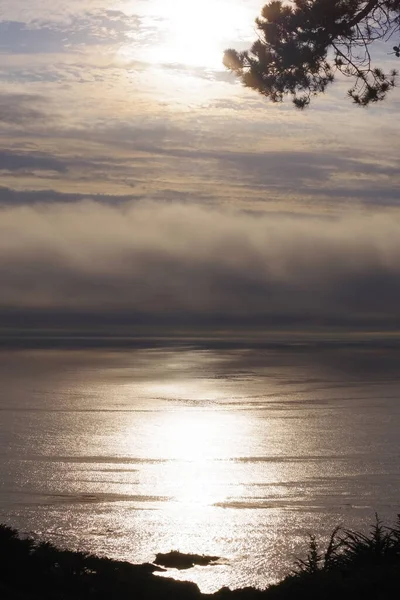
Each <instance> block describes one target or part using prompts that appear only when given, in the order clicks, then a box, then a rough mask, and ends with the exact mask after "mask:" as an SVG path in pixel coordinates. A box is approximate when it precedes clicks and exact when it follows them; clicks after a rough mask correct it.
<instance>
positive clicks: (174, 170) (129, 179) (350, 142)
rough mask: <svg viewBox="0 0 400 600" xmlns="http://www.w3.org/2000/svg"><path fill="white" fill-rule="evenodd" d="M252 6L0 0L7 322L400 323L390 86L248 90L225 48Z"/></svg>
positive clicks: (239, 34)
mask: <svg viewBox="0 0 400 600" xmlns="http://www.w3.org/2000/svg"><path fill="white" fill-rule="evenodd" d="M261 7H262V2H260V1H259V0H202V2H200V3H197V2H192V1H191V0H120V1H118V0H59V1H58V2H54V0H53V1H50V0H2V2H1V3H0V53H1V57H0V59H1V60H0V78H1V87H0V131H1V142H2V143H1V147H0V172H1V181H0V207H1V208H0V210H1V212H0V280H1V290H0V313H1V314H0V317H1V315H3V316H2V317H1V323H3V324H4V323H7V322H9V323H11V317H10V319H8V317H7V315H10V314H11V312H13V314H14V313H15V312H17V313H20V314H28V315H29V314H35V315H36V314H38V313H41V314H46V315H52V314H53V315H55V316H56V315H60V317H59V318H60V325H62V322H63V319H65V315H66V314H68V313H77V314H78V313H79V314H96V315H98V316H99V319H100V321H101V315H107V318H108V319H110V315H111V316H112V315H121V314H124V315H125V317H124V318H125V319H126V320H127V321H129V320H130V319H131V320H132V322H134V321H135V319H136V320H137V319H139V316H140V319H141V320H142V321H143V322H146V323H147V322H151V321H152V319H154V322H156V321H157V319H160V318H162V319H167V320H168V319H170V320H171V323H173V322H174V320H177V319H178V320H181V319H182V317H185V318H186V320H187V322H188V323H191V324H196V323H198V322H201V321H202V319H203V320H204V319H206V320H207V319H209V320H211V321H213V322H214V323H215V322H216V323H218V320H219V319H220V320H221V323H222V322H223V320H224V319H225V318H228V320H229V324H230V325H234V324H235V323H238V324H240V323H243V322H247V321H248V320H253V321H255V322H263V323H265V324H266V326H267V324H270V325H271V323H272V324H273V323H275V324H277V323H283V322H287V323H292V322H294V321H295V322H296V323H302V324H303V325H304V326H305V327H306V326H308V325H310V324H313V325H315V323H324V322H331V323H332V322H340V323H343V324H345V325H346V327H347V326H348V327H351V326H352V324H356V323H362V324H363V326H365V327H366V328H374V329H379V328H381V327H383V326H384V327H388V326H389V327H391V328H397V321H398V318H399V317H400V308H399V306H400V213H399V202H400V170H399V166H400V165H399V162H400V161H399V147H400V144H399V138H400V136H399V134H400V125H399V119H398V114H399V106H400V91H399V90H396V91H394V92H392V93H391V95H390V96H389V98H388V100H387V101H386V103H384V104H379V105H377V106H374V107H372V108H369V109H367V110H364V109H360V108H357V107H353V106H352V105H351V104H350V102H349V101H348V100H347V99H346V89H347V88H346V85H342V84H341V83H340V82H339V83H338V84H337V85H335V86H334V87H332V88H331V89H330V90H329V91H328V93H327V94H326V95H325V96H324V97H321V98H318V99H317V100H315V101H314V102H313V104H312V106H311V108H310V109H308V110H307V111H304V112H298V111H295V110H294V109H293V108H292V105H291V104H290V102H287V103H285V104H283V105H272V104H269V103H267V101H265V100H263V99H262V98H261V97H258V96H257V95H256V94H255V93H254V92H251V91H248V90H244V89H242V88H241V86H240V85H239V84H238V83H237V82H236V81H235V79H234V77H233V76H232V75H230V74H228V73H226V72H225V70H224V68H223V66H222V64H221V61H222V53H223V50H224V49H225V48H227V47H232V46H233V47H236V48H238V49H244V48H246V47H247V46H248V45H249V44H250V43H251V41H252V40H253V39H254V37H255V33H254V19H255V17H256V16H257V15H258V13H259V12H260V9H261ZM379 59H380V62H381V64H386V65H388V63H389V62H390V59H391V57H387V56H386V53H385V51H380V53H379ZM347 87H348V86H347ZM178 317H179V318H178ZM55 318H56V317H55ZM108 322H109V321H108ZM111 322H112V319H111ZM388 324H389V325H388Z"/></svg>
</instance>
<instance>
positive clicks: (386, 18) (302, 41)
mask: <svg viewBox="0 0 400 600" xmlns="http://www.w3.org/2000/svg"><path fill="white" fill-rule="evenodd" d="M256 27H257V32H258V40H257V41H256V42H255V43H254V44H253V46H252V47H251V48H250V50H248V51H245V52H237V51H236V50H233V49H229V50H227V51H226V52H225V56H224V64H225V66H226V67H227V68H228V69H230V70H231V71H233V72H234V73H236V75H237V76H238V77H239V78H240V80H241V81H242V83H243V84H244V85H245V86H246V87H250V88H252V89H254V90H256V91H258V92H260V93H261V94H263V95H264V96H266V97H267V98H269V99H270V100H272V101H273V102H281V101H282V100H283V99H284V97H285V96H287V95H289V96H291V97H292V99H293V102H294V104H295V106H296V107H297V108H300V109H301V108H305V107H306V106H308V105H309V103H310V100H311V98H312V96H315V95H317V94H319V93H322V92H324V91H325V89H326V88H327V86H328V85H329V84H331V83H332V82H333V81H334V80H335V76H336V75H337V74H338V73H340V74H342V75H343V76H345V77H347V78H350V79H351V80H352V85H351V88H350V89H349V91H348V94H349V97H350V98H351V99H352V100H353V102H354V103H356V104H358V105H360V106H368V105H369V104H371V103H373V102H378V101H380V100H383V99H384V98H386V95H387V93H388V92H389V91H390V90H391V89H392V88H393V87H394V86H395V84H396V77H397V71H396V70H393V69H392V70H390V71H389V72H385V71H384V70H382V69H381V68H380V67H378V66H374V61H373V59H372V55H371V51H372V46H374V47H377V46H378V45H379V43H380V42H382V41H384V42H388V43H389V45H390V46H392V44H393V43H396V42H398V39H397V37H398V35H399V32H400V0H293V2H289V3H287V2H282V1H281V0H277V1H272V2H269V3H268V4H267V5H266V6H264V8H263V10H262V14H261V17H260V18H258V19H257V20H256ZM391 41H392V44H390V42H391ZM390 46H389V47H390ZM391 54H392V55H393V56H394V57H400V44H399V45H394V46H392V52H391Z"/></svg>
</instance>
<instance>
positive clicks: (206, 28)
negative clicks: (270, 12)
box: [148, 0, 254, 69]
mask: <svg viewBox="0 0 400 600" xmlns="http://www.w3.org/2000/svg"><path fill="white" fill-rule="evenodd" d="M152 11H153V13H154V14H156V15H157V21H158V23H159V26H160V29H161V31H160V33H161V40H160V43H159V44H158V45H157V46H154V47H152V48H149V49H148V50H149V51H148V59H149V60H150V61H151V62H155V63H163V64H177V65H184V66H188V67H204V68H210V69H218V68H222V54H223V51H224V49H225V48H226V46H227V45H229V44H232V43H233V42H234V41H235V40H237V39H238V38H239V37H240V36H241V35H242V34H243V31H244V29H246V28H248V26H249V23H252V22H253V20H254V19H253V17H254V15H253V14H252V13H250V11H249V10H248V9H246V8H245V7H244V6H243V5H242V4H241V3H240V2H238V1H236V2H235V1H234V0H233V1H232V0H202V2H201V3H196V4H193V3H192V2H188V0H156V1H155V2H154V3H152Z"/></svg>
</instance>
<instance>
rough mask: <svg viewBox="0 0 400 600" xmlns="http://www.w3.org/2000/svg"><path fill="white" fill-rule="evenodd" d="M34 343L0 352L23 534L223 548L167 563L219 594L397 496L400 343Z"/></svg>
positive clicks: (123, 554) (389, 511) (1, 505)
mask: <svg viewBox="0 0 400 600" xmlns="http://www.w3.org/2000/svg"><path fill="white" fill-rule="evenodd" d="M22 345H23V344H22ZM25 346H26V344H25ZM31 346H32V347H31V348H26V347H25V349H24V348H22V347H21V348H19V349H18V348H17V347H16V344H13V347H12V348H7V347H5V346H4V344H3V347H2V349H1V350H0V381H1V386H0V458H1V461H0V483H1V488H0V522H4V523H7V524H9V525H13V526H15V527H17V528H18V529H19V530H20V531H21V532H23V533H25V534H32V535H34V536H36V537H38V538H40V539H45V540H50V541H52V542H54V543H56V544H57V545H59V546H62V547H68V548H71V549H80V550H85V551H90V552H95V553H98V554H100V555H106V556H109V557H114V558H118V559H123V560H128V561H131V562H136V563H141V562H148V561H153V560H154V557H155V554H156V553H158V552H168V551H169V550H180V551H182V552H193V553H197V554H203V553H204V554H211V555H217V556H219V557H221V559H220V560H219V561H218V562H217V564H215V565H210V566H207V567H194V568H192V569H190V570H185V571H176V570H169V571H168V572H167V573H166V575H167V576H173V577H175V578H179V579H185V580H189V581H194V582H196V583H197V584H198V585H199V587H200V589H201V590H202V591H204V592H213V591H215V590H217V589H219V588H221V587H223V586H229V587H231V588H237V587H244V586H247V585H253V586H257V587H265V586H267V585H268V584H270V583H273V582H276V581H278V580H279V579H281V578H282V577H283V576H284V575H286V574H287V573H288V572H290V570H291V569H292V568H293V564H294V560H295V559H296V558H297V557H299V556H300V557H301V556H304V553H305V552H306V551H307V539H308V537H307V536H308V535H309V534H310V533H312V534H316V535H317V537H318V539H321V541H322V542H323V541H324V540H326V539H327V538H328V537H329V534H330V533H331V531H332V529H333V528H334V527H335V526H336V525H342V526H344V527H351V528H357V529H362V530H365V529H368V527H369V525H370V524H371V523H372V522H373V520H374V514H375V512H378V513H379V515H380V516H381V517H382V518H384V519H387V520H388V521H389V522H390V521H391V520H394V519H395V518H396V515H397V513H398V512H400V444H399V431H400V400H399V399H400V368H399V364H400V362H399V359H400V346H398V345H397V344H395V343H392V344H390V343H378V342H374V343H346V344H345V343H329V344H324V343H320V342H313V343H305V344H289V343H282V344H279V343H275V344H273V343H271V344H268V343H256V344H252V343H245V342H243V341H242V342H241V343H238V344H229V343H225V342H224V343H218V341H215V340H214V341H213V342H210V343H198V342H196V341H193V342H188V341H186V342H182V343H175V344H167V343H163V342H162V341H159V342H157V343H153V342H148V343H132V344H126V343H124V344H121V347H118V343H117V342H115V343H113V344H112V345H111V346H110V344H109V343H107V344H102V343H96V344H94V346H96V347H92V348H89V347H88V345H87V344H85V343H84V342H82V343H75V344H73V345H72V346H71V347H69V348H67V347H66V346H65V344H62V343H61V344H59V347H58V348H56V347H55V344H47V345H46V344H44V345H43V344H42V347H41V348H40V349H38V348H35V344H31Z"/></svg>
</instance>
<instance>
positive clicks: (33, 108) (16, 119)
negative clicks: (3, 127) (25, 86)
mask: <svg viewBox="0 0 400 600" xmlns="http://www.w3.org/2000/svg"><path fill="white" fill-rule="evenodd" d="M43 101H44V99H43V97H42V96H39V95H35V94H17V93H7V92H1V93H0V123H9V124H12V125H17V126H22V125H27V124H30V123H32V122H37V121H42V122H43V121H45V119H46V113H45V112H44V111H43V110H41V108H40V105H41V104H42V103H43Z"/></svg>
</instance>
